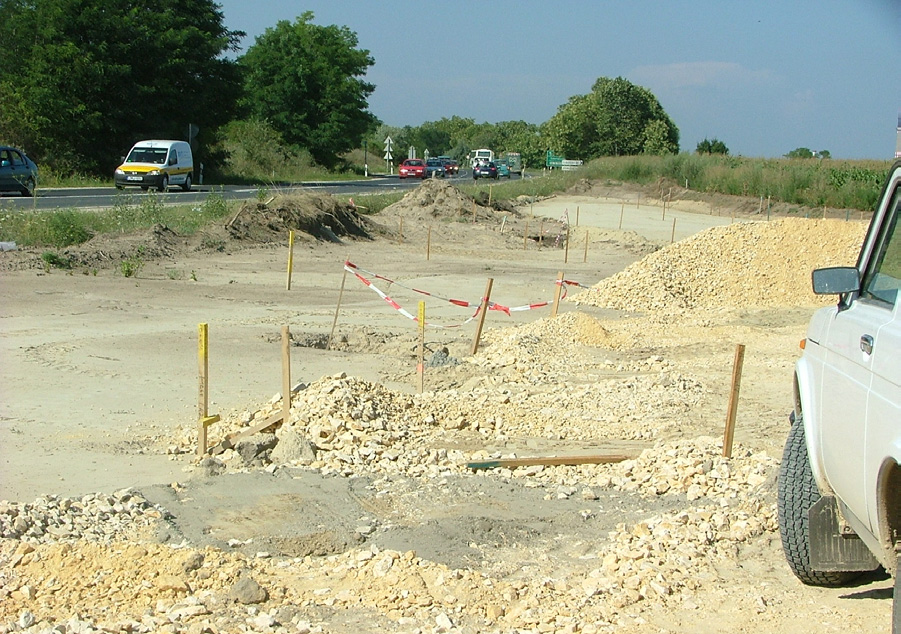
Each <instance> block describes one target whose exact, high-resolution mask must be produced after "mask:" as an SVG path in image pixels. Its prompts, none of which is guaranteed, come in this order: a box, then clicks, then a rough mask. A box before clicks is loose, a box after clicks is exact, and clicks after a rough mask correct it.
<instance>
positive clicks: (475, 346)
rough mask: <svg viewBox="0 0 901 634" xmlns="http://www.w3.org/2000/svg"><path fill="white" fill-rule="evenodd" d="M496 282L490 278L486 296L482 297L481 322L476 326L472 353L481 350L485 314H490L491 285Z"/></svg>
mask: <svg viewBox="0 0 901 634" xmlns="http://www.w3.org/2000/svg"><path fill="white" fill-rule="evenodd" d="M492 284H494V279H493V278H490V277H489V278H488V285H487V286H486V287H485V296H484V297H482V304H481V306H480V307H479V323H478V325H477V326H476V336H475V338H474V339H473V340H472V351H471V352H470V354H471V355H474V354H475V353H476V352H478V351H479V339H481V338H482V326H484V325H485V315H486V314H488V303H489V300H490V299H491V285H492Z"/></svg>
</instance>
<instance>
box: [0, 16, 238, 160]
mask: <svg viewBox="0 0 901 634" xmlns="http://www.w3.org/2000/svg"><path fill="white" fill-rule="evenodd" d="M222 20H223V15H222V12H221V11H220V10H219V8H218V5H217V4H216V3H215V2H213V1H212V0H154V1H153V2H151V1H150V0H137V1H134V2H119V1H118V0H3V1H2V2H0V41H2V42H4V49H5V50H4V56H5V58H6V59H7V62H6V63H4V64H0V130H3V134H4V136H6V137H8V138H7V140H9V141H12V142H15V143H20V144H22V145H24V146H26V147H27V149H28V150H29V151H30V152H31V153H32V154H33V155H34V156H35V158H37V159H38V160H42V161H46V162H47V163H49V164H50V165H51V166H55V167H57V168H60V169H65V168H66V166H72V167H73V168H74V166H77V168H78V169H79V171H85V172H94V173H98V172H99V173H109V172H110V171H111V170H112V167H114V166H115V165H116V164H117V163H118V161H119V158H120V156H121V155H122V154H123V153H124V152H125V151H126V150H127V149H128V147H129V146H130V145H131V144H132V143H133V142H134V141H136V140H138V139H139V138H140V137H144V138H148V137H156V138H175V139H184V138H186V134H187V126H188V124H189V123H194V124H197V125H198V126H200V129H201V131H202V133H203V132H212V131H213V129H214V128H216V127H217V126H219V125H221V124H223V123H225V122H226V121H228V120H229V119H230V118H231V117H232V115H233V108H234V104H235V100H236V98H237V96H238V91H239V88H240V82H239V76H238V70H237V65H236V64H235V62H233V61H230V60H227V59H225V58H223V57H222V54H223V53H224V52H225V51H228V50H236V47H237V43H238V41H239V39H240V37H241V36H242V35H243V33H242V32H240V31H229V30H227V29H226V28H225V27H224V26H223V24H222ZM13 59H14V60H16V62H15V63H9V60H13Z"/></svg>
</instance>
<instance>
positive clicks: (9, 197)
mask: <svg viewBox="0 0 901 634" xmlns="http://www.w3.org/2000/svg"><path fill="white" fill-rule="evenodd" d="M513 178H516V177H513ZM448 180H450V181H451V182H460V183H468V182H471V178H470V172H469V171H468V170H466V171H461V172H460V173H459V174H457V175H456V176H453V177H450V178H449V179H448ZM419 184H420V181H419V180H416V179H405V180H400V179H399V178H398V177H397V176H396V175H395V176H376V177H371V178H369V179H366V180H355V181H319V182H316V181H310V182H303V183H298V184H290V185H282V186H277V187H271V188H270V189H272V190H275V189H278V190H279V191H281V192H285V193H290V192H292V191H297V190H306V191H311V190H312V191H325V192H329V193H331V194H343V195H355V194H357V195H359V194H373V193H379V192H390V191H398V190H406V189H412V188H414V187H417V186H418V185H419ZM211 192H216V193H218V194H221V195H222V196H223V197H224V198H225V199H226V200H247V199H251V198H256V196H257V195H258V193H259V188H258V187H255V186H247V185H195V186H194V188H193V189H192V190H191V191H189V192H184V191H181V190H180V189H177V188H174V189H170V190H169V192H167V193H166V194H163V202H164V203H167V204H177V205H189V204H195V203H201V202H203V201H204V200H206V198H207V196H209V195H210V193H211ZM144 195H146V194H145V193H144V192H142V191H141V190H140V189H138V188H132V189H127V190H123V191H117V190H116V189H115V188H113V187H111V186H110V187H70V188H39V189H38V192H37V195H36V196H35V197H34V198H25V197H23V196H20V195H18V194H15V193H12V194H9V193H4V194H2V195H0V209H2V208H7V209H13V210H16V209H22V210H27V209H39V210H45V209H67V208H73V207H74V208H104V207H112V206H114V205H115V204H116V201H117V199H118V200H121V199H122V197H123V196H144Z"/></svg>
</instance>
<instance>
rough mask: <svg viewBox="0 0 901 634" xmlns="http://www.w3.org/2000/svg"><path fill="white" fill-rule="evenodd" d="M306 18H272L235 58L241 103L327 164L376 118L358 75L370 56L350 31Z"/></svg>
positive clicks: (370, 88) (354, 142)
mask: <svg viewBox="0 0 901 634" xmlns="http://www.w3.org/2000/svg"><path fill="white" fill-rule="evenodd" d="M313 17H314V16H313V13H312V12H310V11H307V12H305V13H303V14H302V15H301V16H300V17H298V18H297V20H296V21H295V22H294V23H293V24H292V23H290V22H288V21H287V20H282V21H280V22H278V23H277V24H276V26H275V27H273V28H269V29H266V31H265V32H264V33H263V35H261V36H259V37H258V38H257V39H256V42H255V43H254V44H253V46H251V47H250V48H249V49H248V50H247V53H246V54H245V55H243V56H242V57H241V58H240V60H239V63H240V65H241V67H242V68H243V69H244V71H245V82H244V92H245V94H244V99H243V106H244V107H245V108H246V110H247V112H249V113H250V115H251V116H252V117H254V118H257V119H260V120H263V121H267V122H268V123H269V125H271V126H272V128H273V129H274V130H276V131H277V132H278V133H279V134H281V136H282V138H283V139H284V140H285V141H286V142H287V143H289V144H293V145H297V146H300V147H302V148H305V149H306V150H308V151H309V152H310V154H311V155H312V156H313V158H314V159H315V160H316V161H317V162H318V163H320V164H322V165H325V166H327V167H333V166H334V165H336V164H337V163H338V155H340V154H342V153H344V152H347V151H349V150H352V149H355V148H358V147H360V146H361V144H362V141H363V138H364V137H365V136H366V135H367V134H368V133H370V132H371V131H372V130H374V129H375V127H376V125H377V124H378V120H377V119H376V117H375V116H374V115H373V114H372V113H370V112H369V111H368V110H367V108H368V103H367V98H368V97H369V95H370V94H372V91H373V90H374V89H375V86H373V85H372V84H370V83H367V82H366V81H364V80H363V79H362V77H363V76H364V75H365V74H366V70H367V69H368V68H369V67H370V66H372V64H373V63H374V60H373V59H372V57H370V55H369V51H367V50H363V49H358V48H357V44H358V42H357V36H356V34H355V33H354V32H352V31H351V30H350V29H348V28H347V27H338V26H334V25H332V26H318V25H315V24H312V20H313Z"/></svg>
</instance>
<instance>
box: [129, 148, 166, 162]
mask: <svg viewBox="0 0 901 634" xmlns="http://www.w3.org/2000/svg"><path fill="white" fill-rule="evenodd" d="M168 153H169V149H168V148H164V147H160V148H156V147H136V148H135V149H133V150H132V151H131V154H129V155H128V158H127V159H126V161H125V162H126V163H156V164H157V165H163V164H164V163H165V162H166V154H168Z"/></svg>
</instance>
